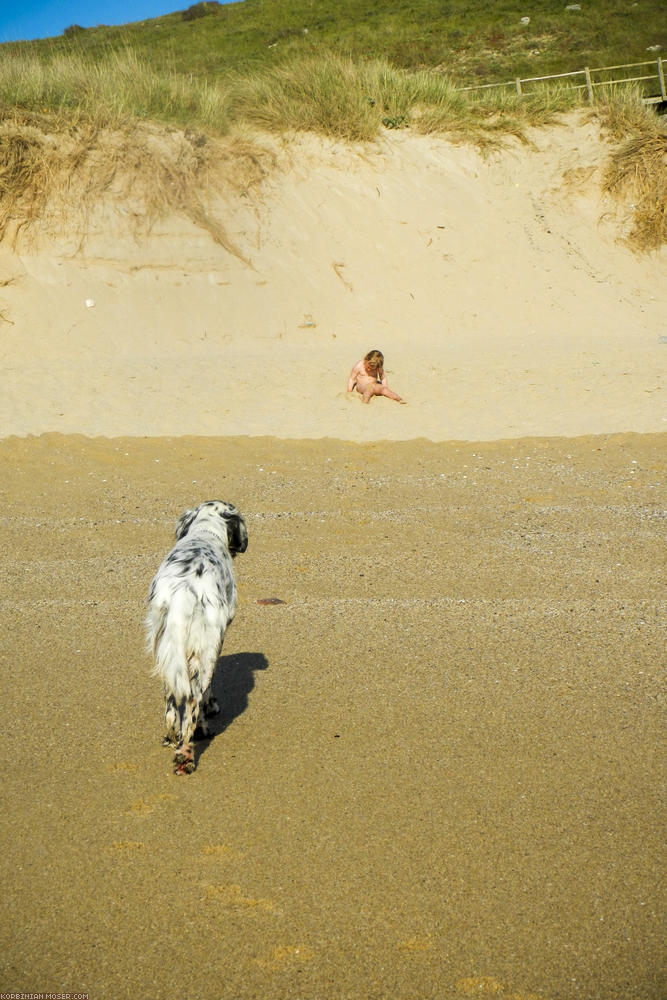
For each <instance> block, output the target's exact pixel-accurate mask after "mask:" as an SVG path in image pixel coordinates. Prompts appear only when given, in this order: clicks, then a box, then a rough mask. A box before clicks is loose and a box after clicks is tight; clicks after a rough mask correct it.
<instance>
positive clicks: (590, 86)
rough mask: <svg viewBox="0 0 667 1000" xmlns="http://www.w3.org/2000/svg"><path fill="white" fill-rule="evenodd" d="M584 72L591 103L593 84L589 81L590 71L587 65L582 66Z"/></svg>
mask: <svg viewBox="0 0 667 1000" xmlns="http://www.w3.org/2000/svg"><path fill="white" fill-rule="evenodd" d="M584 73H585V74H586V87H587V88H588V100H589V101H590V103H591V104H592V103H593V84H592V83H591V71H590V70H589V68H588V66H585V67H584Z"/></svg>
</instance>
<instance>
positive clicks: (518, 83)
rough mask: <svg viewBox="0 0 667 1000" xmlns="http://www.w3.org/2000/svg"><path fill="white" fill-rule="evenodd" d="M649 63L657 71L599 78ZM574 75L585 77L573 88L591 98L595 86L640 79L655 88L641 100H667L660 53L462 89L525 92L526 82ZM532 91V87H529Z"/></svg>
mask: <svg viewBox="0 0 667 1000" xmlns="http://www.w3.org/2000/svg"><path fill="white" fill-rule="evenodd" d="M646 66H651V67H655V69H656V72H655V73H644V74H642V75H640V76H621V77H617V78H614V77H610V76H607V75H605V78H604V79H600V78H599V74H609V73H616V72H618V71H620V70H637V69H639V67H643V68H645V67H646ZM573 77H583V78H584V82H583V83H569V85H570V86H571V87H572V88H573V90H586V91H587V93H588V100H589V101H592V100H593V97H594V94H595V88H596V87H619V86H621V87H622V86H624V85H625V84H628V83H638V84H640V85H641V89H642V90H644V91H646V90H648V89H650V90H651V91H652V92H651V93H649V94H646V93H645V94H644V96H643V97H642V100H643V102H644V104H660V103H662V102H663V101H667V90H665V70H664V66H663V61H662V59H661V58H660V56H658V58H657V59H655V60H653V59H651V60H649V61H648V62H638V63H625V64H624V65H622V66H601V67H598V68H597V69H589V68H588V66H585V67H584V69H578V70H575V71H574V72H572V73H553V74H552V75H551V76H528V77H524V78H523V79H521V78H519V77H516V78H515V79H514V80H508V81H507V82H505V83H481V84H477V85H475V86H472V87H462V88H461V89H462V90H489V89H490V88H491V87H514V88H516V92H517V94H521V95H523V94H525V93H526V92H527V91H526V90H525V84H531V83H543V82H546V81H548V80H568V81H570V80H572V78H573ZM649 81H655V86H654V87H649ZM528 92H530V88H529V89H528Z"/></svg>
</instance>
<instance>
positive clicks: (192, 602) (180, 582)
mask: <svg viewBox="0 0 667 1000" xmlns="http://www.w3.org/2000/svg"><path fill="white" fill-rule="evenodd" d="M176 539H177V541H176V544H175V545H174V547H173V549H172V550H171V552H170V553H169V554H168V555H167V556H166V558H165V559H164V560H163V562H162V564H161V566H160V568H159V569H158V571H157V573H156V574H155V576H154V578H153V582H152V583H151V588H150V594H149V599H148V615H147V617H146V638H147V643H148V647H149V649H150V652H151V653H152V655H153V661H154V670H153V673H154V675H156V676H158V677H160V678H161V679H162V684H163V687H164V698H165V722H166V724H167V735H166V736H165V738H164V741H163V742H164V745H165V746H172V747H174V748H175V749H174V772H175V773H176V774H190V773H191V772H192V771H194V769H195V759H194V752H193V747H192V741H193V739H194V735H195V730H197V731H198V733H199V732H201V734H202V736H203V737H206V736H207V735H208V732H209V730H208V724H207V719H208V718H210V716H212V715H215V714H216V713H217V712H218V705H217V703H216V701H215V699H214V698H212V697H211V680H212V678H213V671H214V669H215V664H216V661H217V659H218V656H219V655H220V650H221V648H222V643H223V640H224V637H225V631H226V629H227V628H228V626H229V625H230V623H231V622H232V620H233V618H234V615H235V613H236V606H237V603H238V598H237V593H236V582H235V579H234V566H233V563H232V560H233V558H234V556H235V555H237V553H239V552H245V550H246V548H247V547H248V532H247V529H246V525H245V521H244V520H243V517H242V516H241V514H240V513H239V511H238V510H237V509H236V507H234V505H233V504H231V503H226V502H225V501H223V500H207V501H206V502H205V503H201V504H199V506H198V507H195V508H194V509H193V510H186V511H185V513H184V514H182V515H181V517H180V518H179V520H178V523H177V524H176ZM200 716H201V718H200ZM198 723H199V728H198V729H197V724H198Z"/></svg>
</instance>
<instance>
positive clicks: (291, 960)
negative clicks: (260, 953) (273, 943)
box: [254, 945, 315, 972]
mask: <svg viewBox="0 0 667 1000" xmlns="http://www.w3.org/2000/svg"><path fill="white" fill-rule="evenodd" d="M314 957H315V952H314V951H313V949H312V948H307V947H305V946H304V945H299V946H298V947H297V946H296V945H278V946H277V947H276V948H274V949H273V951H272V952H271V953H270V954H269V955H267V957H266V958H256V959H255V960H254V961H255V964H256V965H259V966H260V968H262V969H270V970H271V971H272V972H274V971H275V970H277V969H282V968H284V967H285V966H286V965H294V964H295V963H297V962H310V961H311V960H312V959H313V958H314Z"/></svg>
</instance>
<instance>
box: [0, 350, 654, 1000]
mask: <svg viewBox="0 0 667 1000" xmlns="http://www.w3.org/2000/svg"><path fill="white" fill-rule="evenodd" d="M352 360H354V359H352ZM664 456H665V437H664V435H662V436H660V435H649V434H645V435H636V434H627V435H618V436H597V437H581V438H574V439H565V438H555V439H523V440H516V441H511V442H499V443H488V442H486V443H484V444H482V445H475V444H467V443H459V444H433V443H429V442H426V441H423V440H422V441H413V442H394V443H375V444H372V443H371V444H365V445H360V444H344V443H341V442H336V441H333V440H320V441H280V440H277V439H270V438H253V439H249V438H230V439H227V440H224V439H220V438H173V439H167V438H152V439H151V438H146V439H141V438H127V439H120V438H117V439H110V440H106V439H94V438H86V437H83V436H60V435H46V436H43V437H37V438H17V437H9V438H6V439H4V440H2V441H0V470H1V475H0V491H1V493H2V548H1V556H0V558H1V561H2V573H1V574H0V580H1V583H0V587H1V593H2V603H1V611H0V616H1V622H2V628H3V634H4V635H5V642H4V643H3V654H2V655H3V660H4V669H3V671H2V679H3V689H4V690H3V704H4V706H5V710H6V713H7V718H8V720H10V726H11V734H8V737H9V738H8V742H9V747H10V749H11V751H12V752H11V754H9V753H8V757H7V764H8V766H7V769H6V773H5V777H4V779H3V783H2V801H3V809H2V812H1V818H0V824H1V826H2V842H3V845H4V850H3V852H2V856H1V859H0V873H1V875H0V877H1V879H2V885H3V894H2V896H3V910H4V919H3V921H2V932H1V933H2V948H1V949H0V954H1V956H2V957H1V958H0V968H1V970H2V971H1V974H0V988H2V990H14V991H17V990H23V991H37V990H40V991H46V990H50V991H64V990H69V991H72V992H74V991H80V992H87V993H89V995H90V997H91V998H117V1000H121V998H126V997H127V998H136V997H144V998H155V1000H158V998H159V1000H171V998H173V1000H181V998H183V997H185V996H187V997H188V998H189V1000H198V998H202V1000H204V998H206V1000H210V998H220V1000H250V998H262V1000H264V998H266V1000H283V998H290V1000H296V998H300V1000H342V998H350V1000H362V998H363V1000H367V998H368V1000H371V998H372V1000H375V998H378V1000H380V998H382V1000H384V998H387V1000H418V998H419V1000H422V998H434V1000H435V998H438V1000H450V998H451V1000H460V998H464V997H470V996H474V997H494V998H499V1000H510V998H512V1000H529V998H533V1000H534V998H536V997H540V998H549V1000H557V998H558V1000H564V998H577V1000H600V998H603V997H604V998H605V1000H610V998H619V1000H621V998H622V1000H639V998H642V1000H655V998H657V997H658V996H660V995H662V991H663V988H664V979H663V960H664V951H663V944H662V942H663V920H662V919H661V917H662V910H661V904H662V899H661V894H660V886H661V879H660V864H661V858H662V849H661V848H662V835H663V833H664V819H665V814H664V806H663V802H662V799H661V797H660V780H661V777H662V775H663V773H664V768H663V759H662V754H661V749H660V748H661V746H662V745H663V744H662V742H661V741H662V735H663V729H662V725H661V723H662V712H661V705H662V696H663V694H664V686H663V676H662V673H661V670H662V662H663V657H664V639H665V631H664V610H665V608H664V565H665V559H664V525H665V521H664V511H663V510H662V505H663V501H664V487H663V486H662V485H661V484H662V483H663V482H664V474H665V464H664ZM209 497H222V498H225V499H230V500H233V501H234V502H235V503H237V504H238V506H239V507H240V508H241V510H242V511H243V512H244V513H245V515H246V518H247V522H248V529H249V535H250V544H249V548H248V551H247V553H246V554H245V555H244V556H242V557H239V559H238V560H237V562H236V569H237V576H238V583H239V592H240V607H239V612H238V615H237V619H236V621H235V623H234V625H233V627H232V629H231V630H230V632H229V634H228V638H227V642H226V645H225V649H224V652H223V656H222V658H221V661H220V663H219V670H218V674H217V677H216V681H215V687H216V693H217V695H218V697H219V698H220V700H221V702H222V704H223V709H222V714H221V716H220V719H219V720H218V726H217V734H216V736H215V738H214V739H213V740H212V741H210V742H209V743H205V744H200V745H199V748H198V754H199V759H198V768H197V771H196V773H195V774H194V775H193V776H191V777H188V778H176V777H174V776H173V775H172V774H171V769H170V755H169V752H168V751H166V750H164V749H163V748H162V747H161V745H160V741H161V737H162V706H161V692H160V689H159V684H158V682H157V681H156V680H155V679H153V678H151V677H150V675H149V674H150V664H149V661H148V658H147V657H146V656H145V654H144V650H143V632H142V619H143V615H144V611H145V600H146V592H147V588H148V584H149V582H150V579H151V577H152V574H153V572H154V570H155V568H156V567H157V565H158V563H159V561H160V559H161V558H162V556H163V554H164V553H165V552H166V551H167V549H168V548H169V547H170V545H171V542H172V532H173V525H174V523H175V521H176V518H177V517H178V515H179V514H180V513H181V512H182V510H184V509H185V508H186V507H188V506H191V505H193V504H195V503H197V502H199V501H200V500H202V499H206V498H209ZM267 597H277V598H280V599H281V600H282V601H284V602H285V603H284V604H279V605H263V604H260V603H258V601H260V600H262V599H264V598H267Z"/></svg>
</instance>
